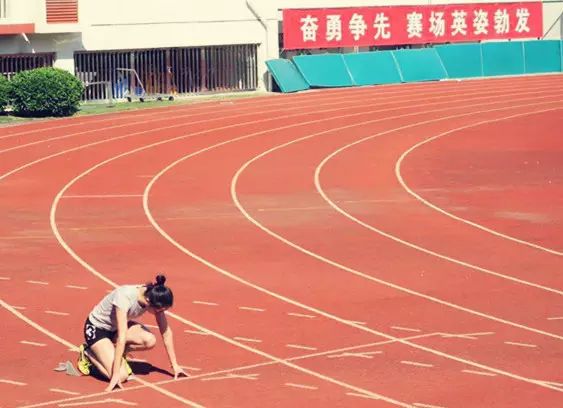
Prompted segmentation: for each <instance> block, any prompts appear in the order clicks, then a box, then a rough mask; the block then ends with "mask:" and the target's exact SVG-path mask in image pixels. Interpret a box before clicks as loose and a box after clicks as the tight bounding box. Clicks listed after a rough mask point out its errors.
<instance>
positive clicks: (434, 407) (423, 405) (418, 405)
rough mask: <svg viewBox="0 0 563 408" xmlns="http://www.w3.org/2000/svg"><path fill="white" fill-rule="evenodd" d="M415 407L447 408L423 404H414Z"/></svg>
mask: <svg viewBox="0 0 563 408" xmlns="http://www.w3.org/2000/svg"><path fill="white" fill-rule="evenodd" d="M413 405H414V406H415V407H419V408H445V407H443V406H441V405H430V404H423V403H421V402H415V403H413Z"/></svg>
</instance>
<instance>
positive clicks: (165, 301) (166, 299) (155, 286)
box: [145, 275, 174, 309]
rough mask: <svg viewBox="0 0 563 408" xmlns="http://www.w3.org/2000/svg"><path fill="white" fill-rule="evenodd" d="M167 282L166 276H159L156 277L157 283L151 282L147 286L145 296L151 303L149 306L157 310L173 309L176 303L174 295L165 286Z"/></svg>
mask: <svg viewBox="0 0 563 408" xmlns="http://www.w3.org/2000/svg"><path fill="white" fill-rule="evenodd" d="M164 282H166V276H164V275H158V276H157V277H156V282H155V283H152V282H149V283H147V284H146V285H145V286H146V287H147V289H146V290H145V296H146V298H147V299H148V301H149V304H150V305H151V306H153V307H156V308H157V309H160V308H161V307H166V308H168V307H171V306H172V304H173V303H174V295H173V294H172V291H171V290H170V288H169V287H168V286H164Z"/></svg>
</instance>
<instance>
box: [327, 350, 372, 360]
mask: <svg viewBox="0 0 563 408" xmlns="http://www.w3.org/2000/svg"><path fill="white" fill-rule="evenodd" d="M374 354H383V351H365V352H362V353H360V352H357V353H351V352H344V353H341V354H333V355H330V356H327V358H343V357H357V358H368V359H372V358H373V356H374Z"/></svg>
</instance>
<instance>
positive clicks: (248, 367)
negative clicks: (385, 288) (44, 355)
mask: <svg viewBox="0 0 563 408" xmlns="http://www.w3.org/2000/svg"><path fill="white" fill-rule="evenodd" d="M437 335H438V333H427V334H420V335H417V336H410V337H403V338H402V340H416V339H421V338H424V337H433V336H437ZM392 343H397V341H395V340H383V341H379V342H376V343H367V344H360V345H357V346H350V347H346V348H340V349H334V350H328V351H323V352H320V353H310V354H303V355H301V356H297V357H291V358H288V359H286V360H284V361H287V362H291V361H298V360H305V359H309V358H315V357H321V356H326V355H328V354H333V353H338V352H343V351H351V350H358V349H361V348H366V347H377V346H383V345H386V344H392ZM276 364H279V363H278V362H277V361H271V360H270V361H266V362H264V363H257V364H251V365H246V366H240V367H235V368H229V369H225V370H219V371H213V372H207V373H204V374H199V375H197V374H196V375H190V376H189V377H186V378H180V379H178V380H162V381H158V382H156V383H155V385H166V384H170V383H176V382H178V381H193V380H197V379H201V378H206V377H209V376H215V375H222V374H227V373H233V372H237V371H243V370H254V369H256V368H260V367H268V366H272V365H276ZM182 368H186V367H182ZM143 388H146V387H145V386H143V385H138V386H131V387H127V390H131V391H132V390H138V389H143ZM116 392H119V391H116ZM350 394H352V393H350ZM350 394H349V395H350ZM103 395H106V394H105V392H100V393H94V394H86V395H82V396H80V397H75V398H67V399H64V400H56V401H48V402H42V403H39V404H33V405H26V406H24V407H21V408H39V407H44V406H47V405H53V404H57V403H60V402H66V401H76V400H79V399H84V398H93V397H99V396H103ZM362 395H363V396H365V397H366V398H372V399H379V398H376V397H374V396H371V397H370V396H369V395H366V394H362Z"/></svg>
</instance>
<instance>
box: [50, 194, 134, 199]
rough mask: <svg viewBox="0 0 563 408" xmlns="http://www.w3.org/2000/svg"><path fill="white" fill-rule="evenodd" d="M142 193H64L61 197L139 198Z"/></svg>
mask: <svg viewBox="0 0 563 408" xmlns="http://www.w3.org/2000/svg"><path fill="white" fill-rule="evenodd" d="M142 196H143V195H142V194H84V195H65V196H62V197H61V198H140V197H142Z"/></svg>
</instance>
